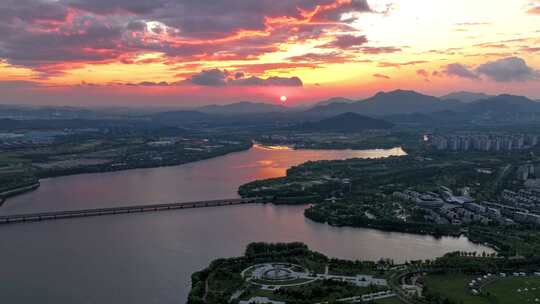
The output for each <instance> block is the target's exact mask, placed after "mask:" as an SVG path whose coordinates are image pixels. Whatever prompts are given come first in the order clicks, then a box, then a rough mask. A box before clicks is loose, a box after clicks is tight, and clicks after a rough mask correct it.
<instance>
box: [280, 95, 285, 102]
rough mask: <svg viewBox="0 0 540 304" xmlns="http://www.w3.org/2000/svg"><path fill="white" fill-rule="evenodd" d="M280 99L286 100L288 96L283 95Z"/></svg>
mask: <svg viewBox="0 0 540 304" xmlns="http://www.w3.org/2000/svg"><path fill="white" fill-rule="evenodd" d="M279 100H281V102H286V101H287V96H285V95H283V96H281V97H280V98H279Z"/></svg>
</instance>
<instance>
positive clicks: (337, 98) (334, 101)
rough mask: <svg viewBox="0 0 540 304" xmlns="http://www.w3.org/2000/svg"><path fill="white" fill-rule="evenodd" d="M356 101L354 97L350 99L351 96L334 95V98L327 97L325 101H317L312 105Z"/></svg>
mask: <svg viewBox="0 0 540 304" xmlns="http://www.w3.org/2000/svg"><path fill="white" fill-rule="evenodd" d="M353 102H355V100H353V99H349V98H345V97H333V98H330V99H327V100H323V101H319V102H317V103H315V104H314V105H312V106H311V107H312V108H313V107H317V106H327V105H329V104H333V103H353Z"/></svg>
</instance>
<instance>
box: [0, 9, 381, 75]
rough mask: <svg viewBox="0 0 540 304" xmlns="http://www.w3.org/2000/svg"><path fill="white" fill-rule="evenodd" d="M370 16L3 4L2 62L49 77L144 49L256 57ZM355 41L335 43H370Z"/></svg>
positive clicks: (172, 56)
mask: <svg viewBox="0 0 540 304" xmlns="http://www.w3.org/2000/svg"><path fill="white" fill-rule="evenodd" d="M369 11H371V10H370V8H369V6H368V3H367V1H366V0H351V1H338V0H294V1H274V0H257V1H249V0H212V1H208V0H200V1H191V0H178V1H173V0H153V1H148V0H58V1H44V0H3V1H0V37H2V38H1V39H0V59H6V60H7V61H8V63H10V64H13V65H20V66H26V67H30V68H32V69H35V70H37V71H40V72H42V73H43V74H49V75H51V74H55V73H61V71H62V70H65V69H68V68H69V67H70V66H72V65H74V64H77V63H81V64H83V63H101V62H103V63H106V62H110V61H120V62H124V63H133V62H134V61H135V60H133V58H136V56H137V54H139V53H141V52H161V53H164V54H165V55H166V56H167V58H168V62H169V63H179V62H189V61H195V60H197V61H199V60H252V59H256V58H257V57H258V56H260V55H262V54H265V53H268V52H273V51H276V50H277V49H278V48H279V44H280V43H283V42H287V41H288V40H289V39H290V38H294V39H295V40H296V41H303V40H307V39H317V38H320V37H323V36H325V35H327V34H328V32H331V31H336V30H338V29H341V30H343V29H348V30H350V29H351V28H349V27H348V25H347V23H346V22H350V21H352V20H341V19H342V18H341V17H342V15H343V14H345V13H352V12H369ZM353 15H355V16H356V15H357V14H353ZM149 22H150V23H149ZM353 37H354V36H351V37H347V36H343V37H341V38H338V39H337V41H335V43H336V45H338V46H340V47H347V46H358V45H361V44H363V43H365V41H366V40H367V39H366V38H365V37H363V36H361V37H354V38H353Z"/></svg>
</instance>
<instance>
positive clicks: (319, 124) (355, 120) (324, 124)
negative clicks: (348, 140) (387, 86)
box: [290, 113, 394, 133]
mask: <svg viewBox="0 0 540 304" xmlns="http://www.w3.org/2000/svg"><path fill="white" fill-rule="evenodd" d="M393 126H394V124H392V123H390V122H387V121H384V120H381V119H376V118H371V117H367V116H364V115H360V114H356V113H344V114H340V115H337V116H334V117H331V118H327V119H323V120H320V121H316V122H305V123H302V124H299V125H296V126H293V127H291V128H290V129H292V130H295V131H303V132H330V133H354V132H359V131H363V130H371V129H389V128H392V127H393Z"/></svg>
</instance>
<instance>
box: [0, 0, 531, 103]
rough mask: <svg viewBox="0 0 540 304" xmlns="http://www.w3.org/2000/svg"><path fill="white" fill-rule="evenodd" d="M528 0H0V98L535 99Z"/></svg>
mask: <svg viewBox="0 0 540 304" xmlns="http://www.w3.org/2000/svg"><path fill="white" fill-rule="evenodd" d="M539 70H540V0H536V1H535V0H298V1H285V0H283V1H281V0H197V1H194V0H152V1H150V0H2V1H0V103H10V104H57V105H60V104H62V105H74V106H76V105H99V106H108V105H111V106H112V105H126V106H129V105H133V106H156V105H166V106H191V105H198V104H208V103H230V102H234V101H241V100H249V101H261V102H275V103H277V102H279V99H280V97H281V96H287V97H288V102H290V103H291V104H299V103H306V102H313V101H320V100H323V99H326V98H329V97H335V96H343V97H349V98H361V97H366V96H368V95H371V94H373V93H375V92H377V91H388V90H394V89H398V88H400V89H412V90H417V91H420V92H423V93H427V94H433V95H442V94H446V93H448V92H451V91H457V90H470V91H482V92H488V93H512V94H519V95H526V96H529V97H532V98H536V99H540V72H539Z"/></svg>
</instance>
